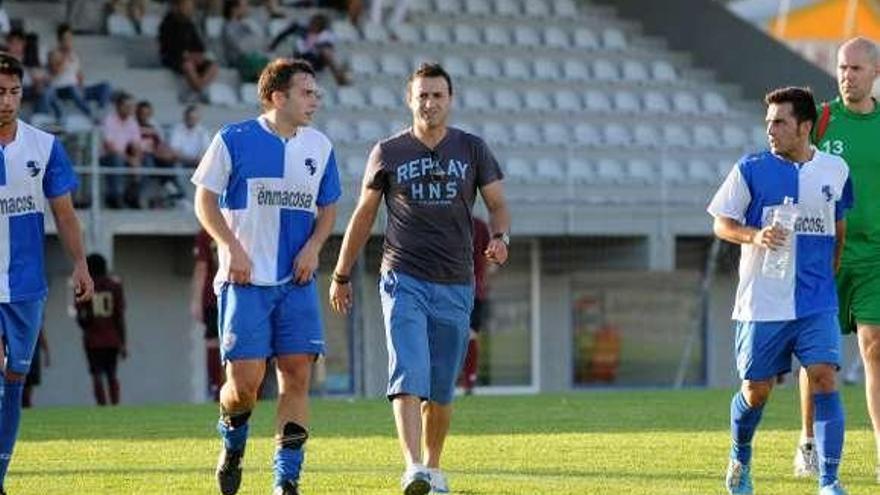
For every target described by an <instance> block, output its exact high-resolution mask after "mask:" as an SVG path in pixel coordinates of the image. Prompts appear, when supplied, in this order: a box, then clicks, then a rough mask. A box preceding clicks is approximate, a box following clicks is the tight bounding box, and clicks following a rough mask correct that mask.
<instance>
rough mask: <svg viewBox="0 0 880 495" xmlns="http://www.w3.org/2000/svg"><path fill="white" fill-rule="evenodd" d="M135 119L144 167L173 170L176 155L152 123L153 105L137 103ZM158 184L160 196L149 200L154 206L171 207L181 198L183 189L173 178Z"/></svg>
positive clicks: (166, 178) (157, 127)
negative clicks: (139, 131)
mask: <svg viewBox="0 0 880 495" xmlns="http://www.w3.org/2000/svg"><path fill="white" fill-rule="evenodd" d="M134 114H135V119H137V123H138V126H140V128H141V150H142V151H143V153H144V160H143V163H144V166H145V167H157V168H169V169H170V168H174V165H175V163H176V162H177V155H176V154H175V153H174V150H172V149H171V146H169V145H168V143H166V142H165V139H164V137H163V136H162V129H161V128H160V127H159V126H158V125H156V124H155V123H154V122H153V105H152V104H150V102H149V101H146V100H143V101H140V102H138V104H137V107H136V108H135V112H134ZM158 183H159V184H160V185H161V186H162V195H161V196H157V197H155V198H151V199H150V201H151V202H153V203H154V204H165V205H169V206H170V205H171V204H173V203H174V201H176V200H178V199H180V198H182V197H183V189H182V188H181V187H180V182H178V180H177V177H175V176H167V175H166V176H161V177H160V178H159V179H158Z"/></svg>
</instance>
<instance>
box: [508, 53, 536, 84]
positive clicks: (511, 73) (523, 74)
mask: <svg viewBox="0 0 880 495" xmlns="http://www.w3.org/2000/svg"><path fill="white" fill-rule="evenodd" d="M503 66H504V77H506V78H508V79H515V80H523V81H524V80H528V79H531V77H532V70H531V69H530V68H529V65H528V64H527V63H526V60H525V59H524V58H520V57H508V58H506V59H504V62H503Z"/></svg>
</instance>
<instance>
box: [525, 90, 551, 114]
mask: <svg viewBox="0 0 880 495" xmlns="http://www.w3.org/2000/svg"><path fill="white" fill-rule="evenodd" d="M523 100H524V102H525V107H526V110H531V111H535V112H548V111H551V110H552V109H553V104H552V103H550V96H549V95H548V94H547V93H546V92H544V91H540V90H537V89H529V90H527V91H526V93H525V96H524V98H523Z"/></svg>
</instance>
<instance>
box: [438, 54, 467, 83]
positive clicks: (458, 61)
mask: <svg viewBox="0 0 880 495" xmlns="http://www.w3.org/2000/svg"><path fill="white" fill-rule="evenodd" d="M443 68H444V69H446V70H447V71H448V72H449V74H450V75H451V76H452V77H453V79H454V78H456V77H468V76H470V75H471V64H470V62H468V61H467V59H465V58H462V57H459V56H458V55H447V56H446V57H443Z"/></svg>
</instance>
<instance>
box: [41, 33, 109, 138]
mask: <svg viewBox="0 0 880 495" xmlns="http://www.w3.org/2000/svg"><path fill="white" fill-rule="evenodd" d="M56 37H57V41H58V46H57V47H56V48H55V49H54V50H52V52H51V53H50V54H49V74H50V76H51V78H52V86H53V87H54V89H55V93H56V95H57V96H58V99H64V100H72V101H73V103H74V105H76V107H77V108H79V109H80V110H81V111H82V112H83V113H84V114H85V115H86V116H88V117H89V118H90V119H92V120H94V121H96V122H97V121H98V119H97V117H96V116H95V114H94V113H93V112H92V109H91V108H90V107H89V102H90V101H94V102H96V103H97V104H98V108H99V109H101V110H103V109H104V108H105V107H106V106H107V104H108V103H110V96H111V94H112V90H111V89H110V85H109V84H108V83H107V82H104V81H102V82H99V83H96V84H91V85H88V86H86V85H85V84H84V83H85V77H84V76H83V72H82V65H81V63H80V60H79V55H77V53H76V50H75V49H74V47H73V30H72V29H71V28H70V25H69V24H61V25H59V26H58V29H57V30H56ZM55 116H56V117H59V118H60V117H61V108H60V106H58V105H55Z"/></svg>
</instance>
